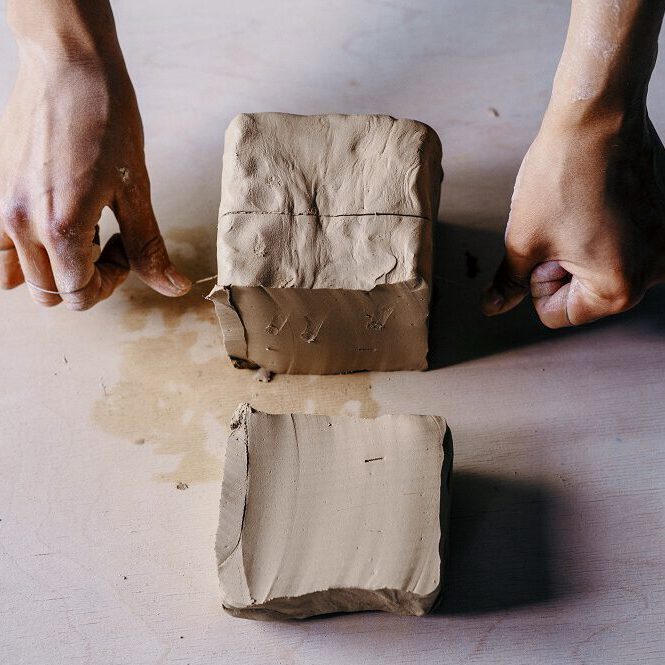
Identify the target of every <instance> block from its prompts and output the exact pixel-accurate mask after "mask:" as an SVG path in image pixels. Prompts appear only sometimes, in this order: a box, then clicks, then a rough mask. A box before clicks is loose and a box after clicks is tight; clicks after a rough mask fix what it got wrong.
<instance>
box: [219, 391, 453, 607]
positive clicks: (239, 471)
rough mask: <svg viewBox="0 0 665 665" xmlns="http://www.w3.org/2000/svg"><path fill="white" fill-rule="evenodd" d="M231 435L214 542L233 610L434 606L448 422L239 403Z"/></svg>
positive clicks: (441, 554)
mask: <svg viewBox="0 0 665 665" xmlns="http://www.w3.org/2000/svg"><path fill="white" fill-rule="evenodd" d="M231 430H232V432H231V435H230V437H229V440H228V443H227V447H226V451H225V456H224V475H223V480H222V490H221V502H220V517H219V529H218V533H217V543H216V555H217V564H218V571H219V580H220V586H221V591H222V604H223V606H224V609H226V611H227V612H229V613H230V614H232V615H234V616H238V617H245V618H252V619H290V618H305V617H308V616H312V615H316V614H327V613H330V612H356V611H361V610H383V611H386V612H394V613H396V614H411V615H422V614H425V613H427V612H428V611H429V610H430V609H431V608H432V606H433V605H434V603H435V601H436V600H437V597H438V595H439V590H440V587H441V576H442V572H441V571H442V561H444V560H445V551H446V549H447V533H446V532H447V525H448V517H449V506H450V500H449V496H450V494H449V485H450V476H451V471H452V453H453V450H452V437H451V435H450V430H449V429H448V428H447V426H446V423H445V421H444V420H443V419H442V418H438V417H434V416H413V415H386V416H381V417H379V418H376V419H363V418H353V417H346V416H332V417H329V416H319V415H303V414H283V415H270V414H267V413H262V412H260V411H256V410H254V409H253V408H252V407H250V406H249V405H248V404H241V405H240V406H239V407H238V409H237V410H236V412H235V414H234V417H233V422H232V424H231Z"/></svg>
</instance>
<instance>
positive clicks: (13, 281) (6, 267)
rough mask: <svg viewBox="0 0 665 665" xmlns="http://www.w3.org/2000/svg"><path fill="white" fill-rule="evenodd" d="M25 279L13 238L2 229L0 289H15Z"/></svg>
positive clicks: (0, 236) (0, 231)
mask: <svg viewBox="0 0 665 665" xmlns="http://www.w3.org/2000/svg"><path fill="white" fill-rule="evenodd" d="M23 281H24V278H23V271H22V270H21V263H20V261H19V259H18V252H17V251H16V247H14V243H13V242H12V239H11V238H10V237H9V236H8V235H7V234H6V233H5V232H4V231H3V230H2V229H0V289H13V288H15V287H16V286H18V285H19V284H22V283H23Z"/></svg>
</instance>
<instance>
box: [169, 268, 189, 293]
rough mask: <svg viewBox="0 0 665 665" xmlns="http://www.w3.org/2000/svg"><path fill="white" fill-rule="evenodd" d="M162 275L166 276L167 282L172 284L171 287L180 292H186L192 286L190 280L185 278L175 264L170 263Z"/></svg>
mask: <svg viewBox="0 0 665 665" xmlns="http://www.w3.org/2000/svg"><path fill="white" fill-rule="evenodd" d="M164 275H165V276H166V277H167V279H168V280H169V282H171V284H173V288H175V289H177V290H178V291H180V292H183V293H184V292H187V291H189V289H191V288H192V282H191V281H190V280H189V279H187V277H185V276H184V275H182V274H181V273H179V272H178V271H177V270H176V268H175V266H173V265H170V266H169V267H168V268H167V269H166V270H165V271H164Z"/></svg>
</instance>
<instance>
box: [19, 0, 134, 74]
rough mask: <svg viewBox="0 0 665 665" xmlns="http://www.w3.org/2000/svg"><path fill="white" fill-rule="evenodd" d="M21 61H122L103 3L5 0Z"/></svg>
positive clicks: (102, 0)
mask: <svg viewBox="0 0 665 665" xmlns="http://www.w3.org/2000/svg"><path fill="white" fill-rule="evenodd" d="M7 20H8V23H9V25H10V27H11V29H12V31H13V33H14V35H15V37H16V41H17V43H18V46H19V55H20V57H21V59H22V60H24V59H28V60H30V59H36V60H40V61H42V62H48V63H49V64H50V63H55V64H59V63H61V62H81V63H91V64H95V63H98V64H102V63H105V62H109V61H113V60H115V59H120V60H121V59H122V53H121V50H120V46H119V44H118V39H117V35H116V31H115V24H114V21H113V14H112V13H111V7H110V5H109V3H108V2H107V1H106V0H94V1H93V0H47V1H44V0H8V2H7Z"/></svg>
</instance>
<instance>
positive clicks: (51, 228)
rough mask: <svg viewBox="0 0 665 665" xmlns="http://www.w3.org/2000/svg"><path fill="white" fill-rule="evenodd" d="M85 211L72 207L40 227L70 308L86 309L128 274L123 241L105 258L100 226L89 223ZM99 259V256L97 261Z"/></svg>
mask: <svg viewBox="0 0 665 665" xmlns="http://www.w3.org/2000/svg"><path fill="white" fill-rule="evenodd" d="M90 215H93V217H94V216H95V215H96V213H94V212H90V213H86V212H85V211H84V210H76V211H74V210H72V211H69V212H68V213H67V215H66V216H64V217H63V219H62V220H61V221H53V220H52V221H51V222H50V223H48V224H44V225H42V226H40V228H42V229H44V231H43V235H44V236H45V237H44V246H45V248H46V250H47V252H48V256H49V260H50V262H51V266H52V269H53V276H54V280H55V283H56V285H57V290H58V292H59V294H60V297H61V298H62V300H63V301H64V303H65V305H66V306H67V308H68V309H71V310H77V311H79V310H86V309H90V307H92V306H93V305H94V304H95V303H97V302H99V301H100V300H103V299H104V298H107V297H108V296H109V295H110V294H111V293H112V292H113V290H114V289H115V287H116V286H118V284H120V283H121V282H122V281H123V280H124V278H125V276H126V273H127V270H128V265H127V261H126V258H125V257H124V252H123V251H122V243H120V245H119V248H118V241H117V240H115V241H114V242H113V243H112V244H111V246H110V249H109V251H110V252H111V253H110V254H109V252H107V255H106V257H105V259H104V260H102V259H101V256H100V251H99V229H98V227H97V226H96V225H94V226H92V225H91V224H90V223H88V218H89V217H90ZM96 259H99V260H98V261H97V262H95V260H96Z"/></svg>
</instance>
